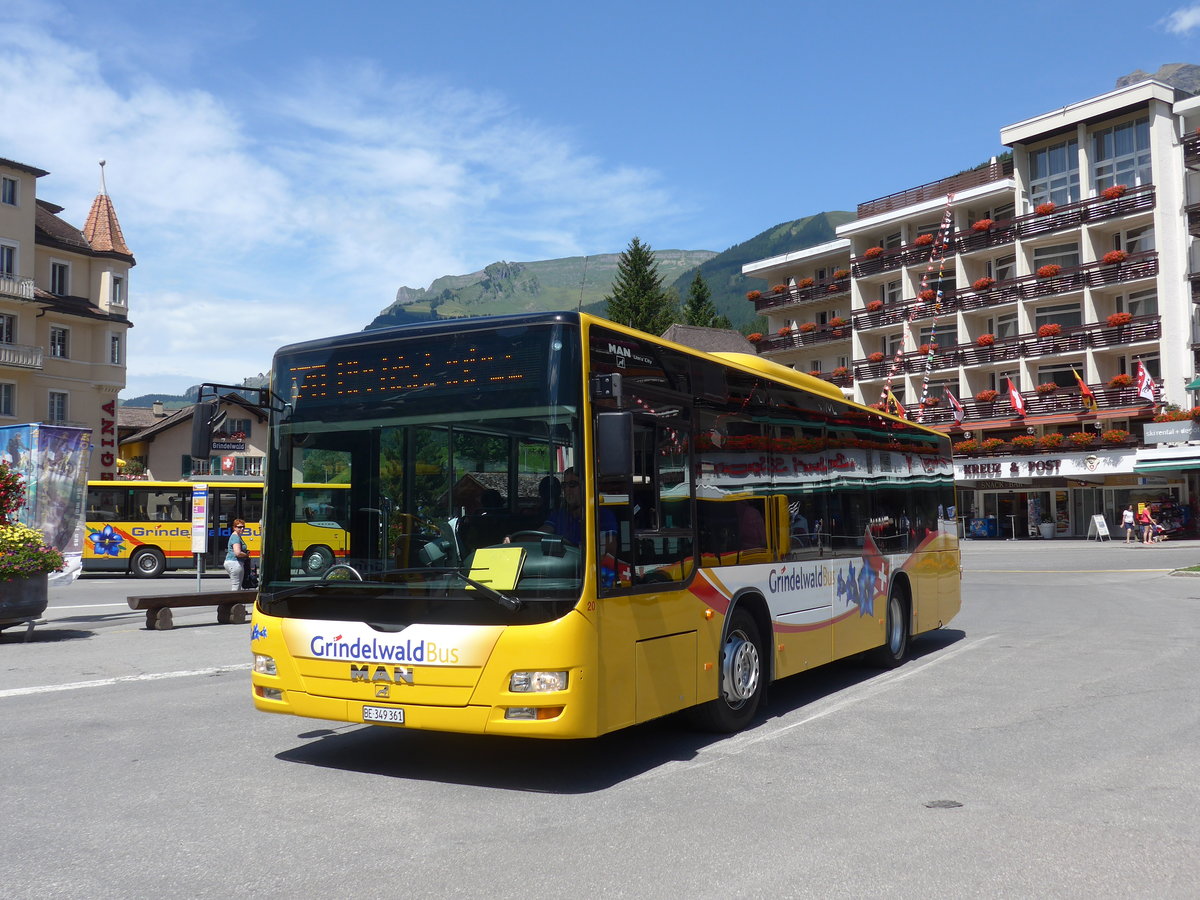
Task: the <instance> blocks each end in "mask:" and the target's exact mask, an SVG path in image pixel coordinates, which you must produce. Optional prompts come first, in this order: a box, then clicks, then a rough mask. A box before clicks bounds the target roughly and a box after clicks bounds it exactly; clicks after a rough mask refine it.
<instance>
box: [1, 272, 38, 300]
mask: <svg viewBox="0 0 1200 900" xmlns="http://www.w3.org/2000/svg"><path fill="white" fill-rule="evenodd" d="M0 294H6V295H7V296H9V297H19V298H20V299H22V300H32V299H33V279H32V278H18V277H17V276H16V275H0Z"/></svg>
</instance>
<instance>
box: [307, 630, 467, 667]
mask: <svg viewBox="0 0 1200 900" xmlns="http://www.w3.org/2000/svg"><path fill="white" fill-rule="evenodd" d="M308 651H309V653H311V654H312V655H313V657H315V658H316V659H355V660H366V661H368V662H408V663H428V664H430V665H438V664H441V665H446V666H453V665H457V663H458V661H459V652H458V648H457V647H445V646H439V645H438V644H436V643H434V642H433V641H426V640H416V641H414V640H412V639H411V638H410V639H408V640H404V641H395V642H391V641H381V640H380V639H379V638H376V637H372V638H361V637H359V638H355V639H354V640H353V641H344V640H342V635H340V634H339V635H337V636H336V637H333V638H328V637H325V636H324V635H321V634H318V635H314V636H313V638H312V640H310V641H309V642H308Z"/></svg>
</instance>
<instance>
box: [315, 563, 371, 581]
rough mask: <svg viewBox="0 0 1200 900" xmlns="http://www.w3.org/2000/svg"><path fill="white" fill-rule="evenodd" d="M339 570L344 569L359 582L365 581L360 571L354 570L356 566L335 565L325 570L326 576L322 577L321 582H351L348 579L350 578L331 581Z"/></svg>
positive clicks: (347, 564)
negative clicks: (332, 576) (331, 576)
mask: <svg viewBox="0 0 1200 900" xmlns="http://www.w3.org/2000/svg"><path fill="white" fill-rule="evenodd" d="M338 569H344V570H345V571H347V572H349V573H350V574H351V575H353V576H354V578H355V579H356V580H357V581H362V580H363V577H362V573H361V572H359V571H358V569H356V568H354V566H352V565H350V564H349V563H336V564H335V565H332V566H330V567H329V568H328V569H326V570H325V574H324V575H322V576H321V581H349V580H350V579H348V578H333V579H331V578H330V577H329V576H330V575H332V574H333V573H334V572H336V571H337V570H338Z"/></svg>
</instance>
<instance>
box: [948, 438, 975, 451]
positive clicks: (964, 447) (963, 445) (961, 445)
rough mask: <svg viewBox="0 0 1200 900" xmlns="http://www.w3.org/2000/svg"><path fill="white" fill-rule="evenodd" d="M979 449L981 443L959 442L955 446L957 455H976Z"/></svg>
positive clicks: (971, 441)
mask: <svg viewBox="0 0 1200 900" xmlns="http://www.w3.org/2000/svg"><path fill="white" fill-rule="evenodd" d="M978 449H979V441H974V440H967V441H958V442H957V443H955V445H954V452H955V453H975V452H976V451H977V450H978Z"/></svg>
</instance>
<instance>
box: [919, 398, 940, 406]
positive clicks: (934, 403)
mask: <svg viewBox="0 0 1200 900" xmlns="http://www.w3.org/2000/svg"><path fill="white" fill-rule="evenodd" d="M941 402H942V398H941V397H926V398H925V399H924V400H922V401H921V405H922V406H924V407H927V408H932V407H934V406H937V405H938V404H939V403H941Z"/></svg>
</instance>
